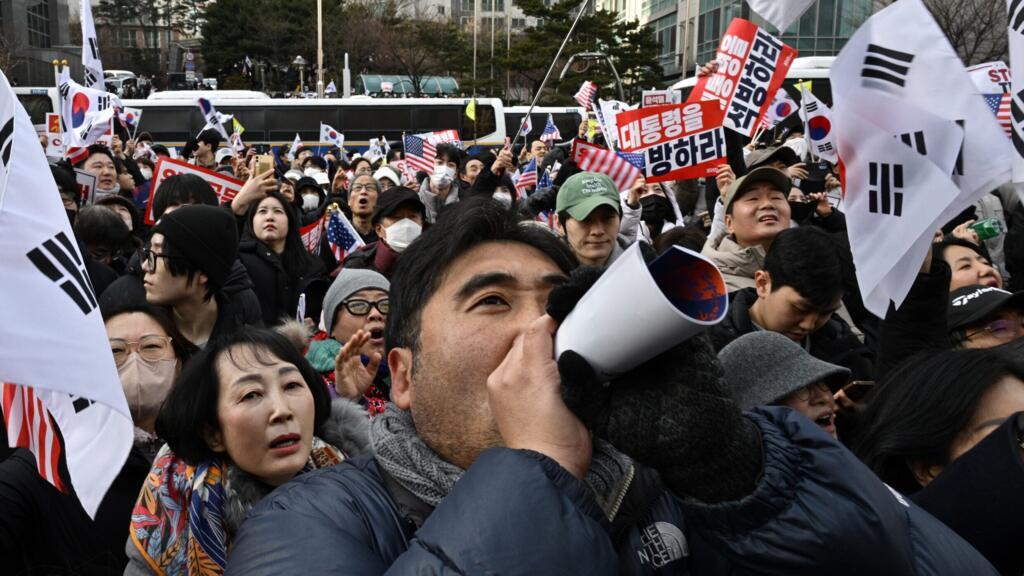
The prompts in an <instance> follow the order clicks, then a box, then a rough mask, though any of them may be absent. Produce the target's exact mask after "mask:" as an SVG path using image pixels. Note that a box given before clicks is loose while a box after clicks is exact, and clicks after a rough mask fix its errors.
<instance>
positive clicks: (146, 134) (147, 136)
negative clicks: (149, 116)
mask: <svg viewBox="0 0 1024 576" xmlns="http://www.w3.org/2000/svg"><path fill="white" fill-rule="evenodd" d="M143 140H146V141H149V142H153V135H152V134H150V133H149V132H139V135H138V136H136V137H135V141H136V142H142V141H143Z"/></svg>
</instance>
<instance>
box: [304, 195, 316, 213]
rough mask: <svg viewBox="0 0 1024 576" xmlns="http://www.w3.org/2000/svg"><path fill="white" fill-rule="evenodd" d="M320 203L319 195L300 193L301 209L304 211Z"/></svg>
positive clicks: (312, 208)
mask: <svg viewBox="0 0 1024 576" xmlns="http://www.w3.org/2000/svg"><path fill="white" fill-rule="evenodd" d="M319 205H320V196H318V195H316V194H303V195H302V210H303V211H305V212H312V211H313V210H316V207H317V206H319Z"/></svg>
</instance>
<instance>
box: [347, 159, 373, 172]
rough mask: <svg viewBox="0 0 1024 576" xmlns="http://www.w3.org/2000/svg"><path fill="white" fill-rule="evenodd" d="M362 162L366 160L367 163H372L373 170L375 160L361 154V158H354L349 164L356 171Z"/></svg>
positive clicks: (371, 168)
mask: <svg viewBox="0 0 1024 576" xmlns="http://www.w3.org/2000/svg"><path fill="white" fill-rule="evenodd" d="M360 162H366V163H367V164H369V165H370V170H373V162H370V159H369V158H367V157H366V156H360V157H359V158H356V159H355V160H353V161H352V164H351V165H349V167H350V168H352V171H353V172H355V171H356V170H358V169H359V163H360Z"/></svg>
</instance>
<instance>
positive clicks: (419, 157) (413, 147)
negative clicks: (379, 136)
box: [404, 135, 437, 174]
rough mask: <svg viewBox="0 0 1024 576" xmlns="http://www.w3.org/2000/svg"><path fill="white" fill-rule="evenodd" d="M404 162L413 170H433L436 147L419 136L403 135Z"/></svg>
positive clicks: (428, 171)
mask: <svg viewBox="0 0 1024 576" xmlns="http://www.w3.org/2000/svg"><path fill="white" fill-rule="evenodd" d="M404 145H405V163H406V165H408V166H411V167H412V169H413V172H414V173H415V172H417V171H419V170H422V171H424V172H427V173H428V174H429V173H430V172H433V171H434V157H435V156H437V149H436V148H435V147H434V145H433V144H431V143H430V142H428V141H427V139H425V138H421V137H420V136H415V135H408V136H406V137H405V141H404Z"/></svg>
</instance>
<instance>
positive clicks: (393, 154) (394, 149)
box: [386, 146, 405, 162]
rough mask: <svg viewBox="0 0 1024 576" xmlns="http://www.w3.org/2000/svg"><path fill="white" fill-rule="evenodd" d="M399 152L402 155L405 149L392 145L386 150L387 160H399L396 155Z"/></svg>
mask: <svg viewBox="0 0 1024 576" xmlns="http://www.w3.org/2000/svg"><path fill="white" fill-rule="evenodd" d="M399 154H402V155H404V154H405V151H403V150H402V149H401V148H400V147H398V146H393V147H392V148H391V149H390V150H388V154H387V156H386V158H387V159H388V162H394V161H395V160H400V158H399V157H398V155H399Z"/></svg>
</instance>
